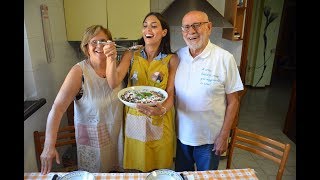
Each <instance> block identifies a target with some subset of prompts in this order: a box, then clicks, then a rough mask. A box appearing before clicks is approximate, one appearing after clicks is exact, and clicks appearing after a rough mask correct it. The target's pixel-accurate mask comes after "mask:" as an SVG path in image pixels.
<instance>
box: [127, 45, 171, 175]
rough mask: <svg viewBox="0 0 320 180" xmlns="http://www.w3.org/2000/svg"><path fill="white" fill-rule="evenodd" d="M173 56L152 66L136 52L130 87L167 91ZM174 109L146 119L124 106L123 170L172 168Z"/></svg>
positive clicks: (154, 62) (144, 170)
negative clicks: (154, 88)
mask: <svg viewBox="0 0 320 180" xmlns="http://www.w3.org/2000/svg"><path fill="white" fill-rule="evenodd" d="M171 56H172V55H168V56H166V57H164V58H162V59H160V60H155V59H154V60H153V61H151V62H150V63H149V62H148V60H147V59H144V58H143V57H141V56H140V51H136V52H135V53H134V59H133V63H132V66H131V70H130V73H129V77H128V78H129V79H128V87H129V86H139V85H140V86H155V87H158V88H161V89H164V90H165V89H166V87H167V82H168V75H169V68H168V63H169V61H170V58H171ZM174 113H175V111H174V107H172V108H171V109H170V110H168V111H167V113H166V114H165V115H164V116H162V117H160V116H151V117H148V116H145V115H144V114H142V113H139V112H138V111H137V110H136V109H134V108H130V107H127V106H126V107H125V113H124V116H125V140H124V159H123V161H124V162H123V163H124V164H123V166H124V169H135V170H140V171H143V172H148V171H151V170H154V169H162V168H170V167H171V166H172V163H173V155H174V142H175V141H174V138H175V133H174V122H173V120H174V115H175V114H174Z"/></svg>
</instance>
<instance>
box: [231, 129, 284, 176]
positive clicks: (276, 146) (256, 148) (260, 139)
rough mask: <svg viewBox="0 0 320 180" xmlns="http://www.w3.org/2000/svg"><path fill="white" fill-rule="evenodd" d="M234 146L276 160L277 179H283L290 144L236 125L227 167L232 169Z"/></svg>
mask: <svg viewBox="0 0 320 180" xmlns="http://www.w3.org/2000/svg"><path fill="white" fill-rule="evenodd" d="M234 148H240V149H243V150H246V151H249V152H252V153H255V154H257V155H260V156H262V157H264V158H267V159H270V160H272V161H274V162H276V163H277V164H278V165H279V168H278V173H277V180H281V178H282V174H283V171H284V168H285V165H286V163H287V160H288V155H289V150H290V144H284V143H281V142H279V141H276V140H273V139H270V138H268V137H266V136H262V135H259V134H256V133H253V132H249V131H245V130H241V129H239V128H237V127H236V128H235V129H234V134H233V136H232V138H231V143H230V152H229V155H228V160H227V169H230V166H231V162H232V155H233V151H234Z"/></svg>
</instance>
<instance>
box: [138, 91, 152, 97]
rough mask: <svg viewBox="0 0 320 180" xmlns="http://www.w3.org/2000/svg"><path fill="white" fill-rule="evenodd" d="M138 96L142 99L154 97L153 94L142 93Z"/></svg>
mask: <svg viewBox="0 0 320 180" xmlns="http://www.w3.org/2000/svg"><path fill="white" fill-rule="evenodd" d="M137 96H139V97H140V98H146V97H150V96H152V94H151V93H149V92H140V93H137Z"/></svg>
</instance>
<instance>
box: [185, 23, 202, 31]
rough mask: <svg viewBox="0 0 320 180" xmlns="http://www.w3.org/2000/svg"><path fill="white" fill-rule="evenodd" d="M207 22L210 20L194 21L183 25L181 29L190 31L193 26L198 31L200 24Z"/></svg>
mask: <svg viewBox="0 0 320 180" xmlns="http://www.w3.org/2000/svg"><path fill="white" fill-rule="evenodd" d="M205 23H208V22H198V23H193V24H191V25H185V26H181V29H182V31H183V32H189V30H190V27H192V28H193V29H194V30H195V31H198V30H199V28H200V26H201V25H202V24H205Z"/></svg>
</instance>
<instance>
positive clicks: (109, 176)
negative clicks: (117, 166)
mask: <svg viewBox="0 0 320 180" xmlns="http://www.w3.org/2000/svg"><path fill="white" fill-rule="evenodd" d="M182 173H183V175H184V176H188V175H193V177H194V179H195V180H219V179H223V180H229V179H233V180H237V179H238V180H257V179H258V178H257V176H256V174H255V171H254V170H253V169H250V168H247V169H226V170H215V171H184V172H182ZM55 174H58V175H59V176H60V177H62V176H63V175H65V174H67V173H66V172H51V173H49V174H46V175H41V174H40V173H39V172H31V173H24V179H25V180H51V179H52V177H53V175H55ZM92 174H93V175H94V176H95V178H96V180H144V179H145V178H146V177H147V176H148V174H149V173H92Z"/></svg>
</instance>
